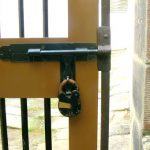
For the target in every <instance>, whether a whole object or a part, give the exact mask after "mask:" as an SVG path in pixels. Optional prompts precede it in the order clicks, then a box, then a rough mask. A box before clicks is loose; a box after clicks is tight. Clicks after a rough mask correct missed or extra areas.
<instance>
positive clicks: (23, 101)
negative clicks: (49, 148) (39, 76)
mask: <svg viewBox="0 0 150 150" xmlns="http://www.w3.org/2000/svg"><path fill="white" fill-rule="evenodd" d="M21 121H22V145H23V150H29V135H28V111H27V99H26V98H21Z"/></svg>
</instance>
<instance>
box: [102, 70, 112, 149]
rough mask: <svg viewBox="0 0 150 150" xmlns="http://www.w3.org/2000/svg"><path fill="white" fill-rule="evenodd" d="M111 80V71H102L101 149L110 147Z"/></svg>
mask: <svg viewBox="0 0 150 150" xmlns="http://www.w3.org/2000/svg"><path fill="white" fill-rule="evenodd" d="M109 82H110V73H109V71H108V72H104V71H102V73H101V89H102V90H101V91H102V92H101V150H108V148H109Z"/></svg>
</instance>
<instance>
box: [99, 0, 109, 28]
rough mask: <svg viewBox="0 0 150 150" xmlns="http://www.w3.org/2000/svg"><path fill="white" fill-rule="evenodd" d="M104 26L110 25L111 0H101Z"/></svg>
mask: <svg viewBox="0 0 150 150" xmlns="http://www.w3.org/2000/svg"><path fill="white" fill-rule="evenodd" d="M101 7H102V8H101V14H102V26H110V0H101Z"/></svg>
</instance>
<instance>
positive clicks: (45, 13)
mask: <svg viewBox="0 0 150 150" xmlns="http://www.w3.org/2000/svg"><path fill="white" fill-rule="evenodd" d="M43 36H44V37H48V0H43Z"/></svg>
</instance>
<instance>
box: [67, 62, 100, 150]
mask: <svg viewBox="0 0 150 150" xmlns="http://www.w3.org/2000/svg"><path fill="white" fill-rule="evenodd" d="M76 80H77V81H78V84H79V88H80V99H81V108H82V110H81V113H80V114H79V115H78V116H76V117H73V118H69V150H97V118H98V117H97V116H98V112H97V111H98V94H97V93H98V71H97V63H96V61H85V62H84V61H81V62H80V61H78V62H76Z"/></svg>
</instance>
